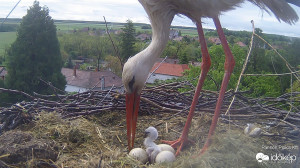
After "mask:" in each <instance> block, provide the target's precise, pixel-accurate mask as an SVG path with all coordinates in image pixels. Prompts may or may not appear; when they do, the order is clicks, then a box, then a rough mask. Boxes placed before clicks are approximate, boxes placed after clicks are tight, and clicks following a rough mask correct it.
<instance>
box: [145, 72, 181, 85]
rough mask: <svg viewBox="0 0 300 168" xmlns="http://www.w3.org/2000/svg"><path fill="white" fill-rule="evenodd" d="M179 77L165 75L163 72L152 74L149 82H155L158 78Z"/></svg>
mask: <svg viewBox="0 0 300 168" xmlns="http://www.w3.org/2000/svg"><path fill="white" fill-rule="evenodd" d="M173 78H176V79H177V78H178V77H177V76H171V75H163V74H152V75H151V77H150V78H149V79H148V80H147V83H154V81H155V80H156V79H158V80H167V79H173Z"/></svg>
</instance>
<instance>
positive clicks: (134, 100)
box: [122, 52, 153, 150]
mask: <svg viewBox="0 0 300 168" xmlns="http://www.w3.org/2000/svg"><path fill="white" fill-rule="evenodd" d="M145 54H146V53H145V52H141V53H138V54H137V55H135V56H134V57H131V58H130V59H128V61H127V62H126V63H125V65H124V68H123V74H122V81H123V84H124V87H125V91H126V122H127V139H128V149H129V150H131V149H132V148H133V145H134V137H135V131H136V123H137V116H138V110H139V104H140V94H141V91H142V89H143V87H144V84H145V82H146V79H147V77H148V74H149V71H150V69H151V67H152V66H153V63H152V62H149V61H148V62H147V59H146V58H147V57H145Z"/></svg>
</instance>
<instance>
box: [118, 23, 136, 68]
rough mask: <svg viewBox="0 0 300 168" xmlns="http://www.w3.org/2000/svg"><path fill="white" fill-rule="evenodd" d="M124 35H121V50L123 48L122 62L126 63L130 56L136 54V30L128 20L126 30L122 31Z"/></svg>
mask: <svg viewBox="0 0 300 168" xmlns="http://www.w3.org/2000/svg"><path fill="white" fill-rule="evenodd" d="M122 30H123V33H122V34H121V41H122V42H121V48H122V54H121V55H122V56H121V57H122V62H123V63H124V62H126V61H127V59H128V58H129V57H130V56H133V55H134V54H135V51H134V43H135V41H136V39H135V29H134V27H133V23H132V21H131V20H127V23H126V24H125V28H123V29H122Z"/></svg>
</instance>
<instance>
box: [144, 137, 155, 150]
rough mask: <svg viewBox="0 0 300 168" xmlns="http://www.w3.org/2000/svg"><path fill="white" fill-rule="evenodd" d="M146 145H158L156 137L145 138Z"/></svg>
mask: <svg viewBox="0 0 300 168" xmlns="http://www.w3.org/2000/svg"><path fill="white" fill-rule="evenodd" d="M144 145H145V147H146V148H149V147H156V146H157V145H156V143H155V142H154V139H152V138H149V137H147V138H145V140H144Z"/></svg>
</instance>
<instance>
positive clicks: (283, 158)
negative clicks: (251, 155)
mask: <svg viewBox="0 0 300 168" xmlns="http://www.w3.org/2000/svg"><path fill="white" fill-rule="evenodd" d="M256 160H257V161H258V162H260V163H261V162H266V161H271V162H276V163H293V162H295V161H296V160H297V156H296V155H291V154H286V155H284V154H283V153H279V154H278V153H276V154H271V155H265V154H263V153H257V154H256Z"/></svg>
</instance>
